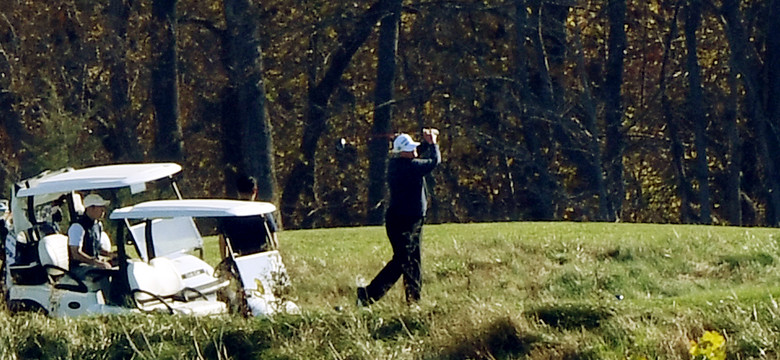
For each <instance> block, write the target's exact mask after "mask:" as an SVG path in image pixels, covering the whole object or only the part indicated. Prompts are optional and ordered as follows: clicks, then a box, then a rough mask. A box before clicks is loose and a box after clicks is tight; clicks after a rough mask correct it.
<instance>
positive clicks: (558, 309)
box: [527, 304, 614, 330]
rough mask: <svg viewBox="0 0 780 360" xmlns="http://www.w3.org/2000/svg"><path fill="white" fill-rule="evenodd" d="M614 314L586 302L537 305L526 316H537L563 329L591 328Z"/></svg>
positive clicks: (599, 324)
mask: <svg viewBox="0 0 780 360" xmlns="http://www.w3.org/2000/svg"><path fill="white" fill-rule="evenodd" d="M613 315H614V312H613V311H612V310H610V309H607V308H604V307H600V306H593V305H588V304H552V305H545V306H540V307H537V308H535V309H533V310H531V311H529V312H528V313H527V316H531V317H535V318H538V319H539V320H541V321H543V322H544V323H546V324H548V325H550V326H554V327H559V328H564V329H569V330H572V329H580V328H585V329H593V328H597V327H599V326H601V323H602V322H603V321H606V320H609V318H611V317H612V316H613Z"/></svg>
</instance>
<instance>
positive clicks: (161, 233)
mask: <svg viewBox="0 0 780 360" xmlns="http://www.w3.org/2000/svg"><path fill="white" fill-rule="evenodd" d="M275 210H276V207H275V206H274V205H273V204H270V203H264V202H250V201H240V200H222V199H183V200H157V201H147V202H143V203H140V204H137V205H133V206H128V207H125V208H121V209H117V210H114V211H113V212H112V213H111V215H110V219H112V220H125V223H126V224H127V227H128V229H129V231H130V235H131V236H132V238H133V243H134V244H135V245H136V250H137V251H138V253H139V256H140V257H141V258H142V259H144V260H146V261H148V260H149V259H150V258H154V257H157V256H168V255H171V254H174V253H177V252H186V251H189V250H191V249H197V248H202V247H203V238H202V237H201V235H200V232H199V231H198V229H197V227H196V226H195V223H194V221H193V220H192V218H226V217H245V216H259V215H264V214H268V213H271V212H273V211H275ZM132 221H135V222H136V223H134V224H133V223H132ZM139 221H140V222H139ZM147 227H150V228H151V230H150V229H149V228H147ZM150 232H151V234H150V235H151V236H146V235H147V234H149V233H150ZM149 249H152V250H153V251H152V252H150V251H149Z"/></svg>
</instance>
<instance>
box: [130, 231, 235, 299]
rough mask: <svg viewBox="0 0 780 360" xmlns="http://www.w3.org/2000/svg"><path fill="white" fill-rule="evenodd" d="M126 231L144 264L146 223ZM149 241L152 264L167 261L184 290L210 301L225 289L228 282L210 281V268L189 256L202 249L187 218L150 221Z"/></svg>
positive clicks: (198, 238)
mask: <svg viewBox="0 0 780 360" xmlns="http://www.w3.org/2000/svg"><path fill="white" fill-rule="evenodd" d="M129 228H130V234H131V235H132V236H133V240H134V241H133V242H134V244H135V245H136V246H137V250H138V253H139V255H140V256H141V258H142V259H143V260H145V261H148V258H149V251H148V249H147V242H146V222H141V223H138V224H135V225H132V226H130V227H129ZM152 238H153V239H154V240H155V241H154V254H155V255H156V256H157V257H155V258H154V259H152V261H155V260H157V259H159V258H162V257H164V258H167V259H170V260H171V261H172V262H173V265H174V267H175V268H176V271H177V272H178V273H179V274H180V275H181V277H182V281H184V286H185V287H186V288H192V289H195V290H197V291H199V292H201V293H203V294H205V295H206V296H207V297H208V298H209V299H212V300H214V299H216V293H217V291H218V290H220V289H222V288H224V287H226V286H228V284H229V282H228V281H223V280H220V279H217V278H216V277H214V268H213V267H212V266H211V265H209V264H208V263H206V262H205V261H203V260H202V259H200V258H198V257H197V256H193V255H191V254H189V252H191V251H193V250H198V249H202V248H203V238H202V237H201V235H200V232H199V231H198V228H197V227H196V226H195V222H194V221H193V220H192V218H191V217H173V218H165V219H154V220H153V221H152Z"/></svg>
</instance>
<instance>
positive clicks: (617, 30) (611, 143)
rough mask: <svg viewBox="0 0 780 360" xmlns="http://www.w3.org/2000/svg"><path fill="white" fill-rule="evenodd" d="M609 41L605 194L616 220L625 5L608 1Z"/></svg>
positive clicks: (621, 193) (620, 187)
mask: <svg viewBox="0 0 780 360" xmlns="http://www.w3.org/2000/svg"><path fill="white" fill-rule="evenodd" d="M607 16H608V18H609V38H608V39H607V41H608V43H607V48H608V49H609V50H608V53H607V64H606V67H607V71H606V75H605V77H604V97H605V104H604V107H605V109H604V111H605V119H606V150H605V156H604V158H605V163H606V166H607V169H608V170H607V184H608V190H609V209H608V210H609V213H610V218H609V220H616V219H620V217H621V213H622V211H623V200H624V199H625V193H626V190H625V184H624V179H623V152H624V151H625V139H623V125H622V122H623V105H622V96H621V95H620V88H621V86H622V84H623V57H624V52H625V50H626V31H625V20H626V1H625V0H608V1H607Z"/></svg>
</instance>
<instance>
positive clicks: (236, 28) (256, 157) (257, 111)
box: [223, 0, 276, 202]
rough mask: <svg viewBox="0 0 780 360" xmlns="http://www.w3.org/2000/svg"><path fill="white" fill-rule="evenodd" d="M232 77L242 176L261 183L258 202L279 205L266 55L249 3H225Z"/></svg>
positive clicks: (232, 0) (242, 0) (241, 0)
mask: <svg viewBox="0 0 780 360" xmlns="http://www.w3.org/2000/svg"><path fill="white" fill-rule="evenodd" d="M223 5H224V11H225V22H226V24H227V32H226V33H227V40H228V42H227V44H226V46H227V47H228V63H229V64H230V66H229V67H228V76H229V79H230V83H231V85H232V87H233V89H234V91H235V96H236V105H237V108H236V112H237V114H236V115H238V117H237V118H236V121H237V124H236V127H237V128H238V129H240V130H241V136H240V139H241V140H240V141H241V142H240V143H241V152H240V154H241V158H242V161H241V163H240V167H239V169H238V170H239V172H240V173H245V174H249V175H251V176H254V177H255V179H257V189H258V198H259V199H260V200H263V201H270V202H275V201H276V176H275V172H274V161H273V142H272V138H271V124H270V122H269V121H268V116H266V109H265V100H266V99H265V85H264V79H263V65H262V58H263V53H262V49H261V48H260V39H259V33H258V24H257V16H255V15H256V14H255V11H253V10H254V9H252V8H251V6H250V4H249V2H248V1H247V0H224V1H223Z"/></svg>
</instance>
